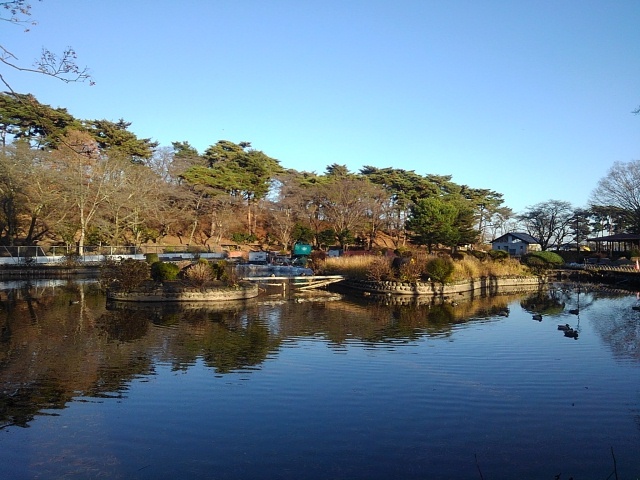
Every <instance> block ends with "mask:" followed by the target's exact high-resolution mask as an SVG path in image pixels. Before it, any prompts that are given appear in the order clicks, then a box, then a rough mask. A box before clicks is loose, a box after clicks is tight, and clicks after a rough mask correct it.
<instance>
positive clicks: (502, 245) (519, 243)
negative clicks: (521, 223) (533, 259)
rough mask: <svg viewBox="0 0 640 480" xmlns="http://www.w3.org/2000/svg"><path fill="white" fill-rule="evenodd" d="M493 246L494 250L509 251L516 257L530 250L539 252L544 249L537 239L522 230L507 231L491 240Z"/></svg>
mask: <svg viewBox="0 0 640 480" xmlns="http://www.w3.org/2000/svg"><path fill="white" fill-rule="evenodd" d="M491 248H492V249H493V250H503V251H505V252H507V253H509V255H512V256H516V257H517V256H520V255H526V254H527V253H528V252H539V251H540V250H542V247H541V246H540V244H539V243H538V240H537V239H535V238H533V237H532V236H531V235H529V234H528V233H521V232H511V233H505V234H504V235H502V236H501V237H498V238H496V239H495V240H493V241H492V242H491Z"/></svg>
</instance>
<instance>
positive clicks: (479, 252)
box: [471, 250, 498, 260]
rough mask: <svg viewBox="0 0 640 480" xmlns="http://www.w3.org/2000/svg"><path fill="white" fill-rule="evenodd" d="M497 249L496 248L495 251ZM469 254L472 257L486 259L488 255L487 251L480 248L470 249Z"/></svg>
mask: <svg viewBox="0 0 640 480" xmlns="http://www.w3.org/2000/svg"><path fill="white" fill-rule="evenodd" d="M497 251H498V250H496V252H497ZM471 255H473V256H474V257H476V258H477V259H478V260H486V258H487V256H488V255H489V254H488V253H487V252H484V251H482V250H472V251H471Z"/></svg>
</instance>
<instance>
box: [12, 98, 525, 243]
mask: <svg viewBox="0 0 640 480" xmlns="http://www.w3.org/2000/svg"><path fill="white" fill-rule="evenodd" d="M129 127H130V124H129V123H128V122H125V121H124V120H119V121H117V122H112V121H108V120H101V119H98V120H82V119H77V118H75V117H73V116H72V115H71V114H70V113H69V112H68V111H67V110H66V109H64V108H52V107H51V106H49V105H45V104H42V103H40V102H39V101H38V100H37V99H36V98H35V97H34V96H33V95H28V94H17V93H14V92H5V93H2V94H0V140H1V145H0V147H1V152H0V243H1V244H4V245H35V244H38V243H43V242H54V243H55V242H57V243H65V244H67V245H77V246H78V248H79V249H80V250H82V248H83V247H84V246H85V245H88V244H94V245H95V244H102V245H122V244H133V245H140V244H142V243H144V242H148V241H154V242H158V243H161V242H162V240H163V238H164V237H167V236H174V237H178V238H179V239H180V241H181V242H182V243H184V244H186V245H205V244H207V245H212V244H213V245H220V243H221V242H223V241H225V240H229V239H231V240H233V241H234V242H238V243H243V242H244V243H246V242H260V243H263V244H266V245H270V246H274V247H276V248H281V249H285V250H286V249H290V248H291V246H292V244H293V243H294V242H296V241H304V242H310V243H313V244H314V245H315V246H316V247H322V246H329V245H335V244H338V245H340V246H341V247H343V248H346V247H349V246H353V245H359V246H362V247H364V248H372V247H373V246H374V245H375V244H376V242H377V241H378V240H379V238H380V236H381V235H382V234H384V236H385V238H387V239H388V242H390V243H391V244H392V245H393V246H394V247H398V246H401V245H405V244H406V243H407V242H413V243H416V244H419V245H426V246H427V247H429V248H430V249H431V248H433V247H434V246H436V245H446V246H449V247H452V248H455V247H456V246H458V245H462V244H469V243H475V242H477V241H479V240H480V239H486V238H487V237H491V236H495V234H496V232H500V231H502V230H503V229H504V227H505V225H506V224H507V222H508V221H509V219H510V218H512V212H511V210H510V209H508V208H507V207H505V206H503V199H502V195H501V194H499V193H497V192H495V191H492V190H489V189H476V188H471V187H468V186H466V185H458V184H456V183H454V182H453V181H452V180H451V176H442V175H419V174H417V173H415V172H414V171H407V170H403V169H396V168H392V167H388V168H376V167H372V166H364V167H362V168H361V169H360V171H359V172H350V171H349V170H348V169H347V167H346V166H344V165H338V164H332V165H329V166H327V167H326V170H325V171H324V172H322V173H320V174H318V173H316V172H307V171H297V170H294V169H287V168H285V167H284V166H282V165H281V164H280V162H279V161H278V160H276V159H274V158H272V157H270V156H268V155H267V154H265V153H264V152H262V151H260V150H257V149H254V148H253V147H252V146H251V144H250V143H249V142H239V143H234V142H231V141H228V140H219V141H217V142H215V143H214V144H212V145H211V146H210V147H208V148H207V149H206V150H205V151H204V152H202V153H200V152H198V151H197V150H196V149H195V148H194V147H193V146H191V145H190V144H189V142H188V141H176V142H173V143H172V145H171V147H160V146H159V145H158V144H157V143H156V142H153V141H152V140H151V139H148V138H138V137H137V136H136V135H135V134H134V133H133V132H131V131H130V130H129Z"/></svg>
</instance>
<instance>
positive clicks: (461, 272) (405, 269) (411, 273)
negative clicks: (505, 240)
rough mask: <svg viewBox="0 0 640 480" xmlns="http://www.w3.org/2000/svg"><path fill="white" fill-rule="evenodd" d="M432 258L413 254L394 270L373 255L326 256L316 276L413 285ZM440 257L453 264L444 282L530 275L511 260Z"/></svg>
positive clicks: (388, 261)
mask: <svg viewBox="0 0 640 480" xmlns="http://www.w3.org/2000/svg"><path fill="white" fill-rule="evenodd" d="M435 258H438V256H437V255H427V254H425V253H421V252H420V253H415V254H414V255H413V256H412V257H411V258H410V259H407V260H406V261H405V262H401V263H400V265H399V266H398V268H394V267H393V259H392V258H388V257H381V256H374V255H367V256H353V257H329V258H326V259H325V260H324V261H322V262H319V265H318V268H317V269H316V273H317V274H318V275H344V276H346V277H348V278H352V279H358V280H371V281H387V280H398V281H403V282H417V281H420V280H421V279H426V278H427V277H432V276H433V275H430V274H429V268H431V269H433V268H434V265H435V264H433V260H434V259H435ZM441 258H443V259H448V260H449V262H452V263H453V267H454V268H453V273H452V274H451V275H450V276H447V277H448V281H453V282H459V281H465V280H470V279H473V278H481V277H489V276H496V277H503V276H512V275H529V274H530V272H529V270H528V269H527V267H526V266H524V265H522V264H521V263H520V262H519V261H518V260H515V259H512V258H506V259H501V260H492V259H490V258H486V259H483V260H479V259H478V258H476V257H474V256H473V255H464V257H462V258H458V259H455V260H452V259H451V257H449V256H448V255H445V256H444V257H441ZM429 265H431V267H429Z"/></svg>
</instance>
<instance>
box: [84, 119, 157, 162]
mask: <svg viewBox="0 0 640 480" xmlns="http://www.w3.org/2000/svg"><path fill="white" fill-rule="evenodd" d="M130 126H131V123H130V122H125V121H124V120H123V119H120V120H118V121H117V122H115V123H114V122H110V121H108V120H91V121H88V122H85V128H86V129H87V131H88V132H89V133H90V134H91V135H92V136H93V138H94V139H95V140H96V142H97V143H98V146H99V147H100V149H101V150H104V151H108V152H109V153H111V154H118V155H123V156H126V157H129V158H131V161H132V162H134V163H142V162H143V160H147V159H149V158H151V156H152V155H153V150H154V149H155V148H156V147H157V146H158V142H154V141H152V140H151V139H149V138H138V137H137V136H136V135H135V134H134V133H133V132H130V131H129V130H128V129H129V127H130Z"/></svg>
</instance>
